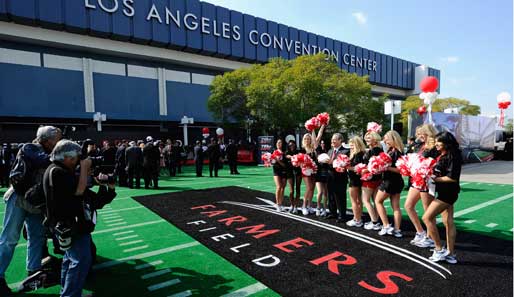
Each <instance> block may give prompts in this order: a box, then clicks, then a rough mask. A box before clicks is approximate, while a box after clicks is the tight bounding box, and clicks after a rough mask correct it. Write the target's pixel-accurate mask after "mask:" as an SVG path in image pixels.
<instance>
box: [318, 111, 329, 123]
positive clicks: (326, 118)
mask: <svg viewBox="0 0 514 297" xmlns="http://www.w3.org/2000/svg"><path fill="white" fill-rule="evenodd" d="M316 118H317V119H318V121H319V123H320V125H325V126H328V122H330V115H329V114H328V113H326V112H323V113H320V114H318V115H317V116H316Z"/></svg>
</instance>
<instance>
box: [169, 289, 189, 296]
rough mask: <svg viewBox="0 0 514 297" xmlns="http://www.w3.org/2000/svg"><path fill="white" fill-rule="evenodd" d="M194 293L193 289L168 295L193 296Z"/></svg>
mask: <svg viewBox="0 0 514 297" xmlns="http://www.w3.org/2000/svg"><path fill="white" fill-rule="evenodd" d="M192 294H193V293H191V290H187V291H183V292H180V293H177V294H173V295H170V296H168V297H188V296H191V295H192Z"/></svg>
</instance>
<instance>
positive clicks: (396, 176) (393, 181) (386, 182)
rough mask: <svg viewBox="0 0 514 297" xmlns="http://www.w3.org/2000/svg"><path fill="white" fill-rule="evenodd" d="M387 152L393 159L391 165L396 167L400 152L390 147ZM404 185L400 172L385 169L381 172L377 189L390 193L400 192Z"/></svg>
mask: <svg viewBox="0 0 514 297" xmlns="http://www.w3.org/2000/svg"><path fill="white" fill-rule="evenodd" d="M387 154H388V155H389V156H390V157H391V159H392V160H393V162H392V164H391V167H393V168H396V161H397V160H398V159H399V158H400V156H401V155H402V153H401V152H400V151H398V150H397V149H394V148H391V149H389V151H388V152H387ZM404 186H405V184H404V182H403V178H402V175H401V174H400V173H396V172H392V171H389V170H386V171H385V172H384V173H383V174H382V183H380V186H379V187H378V189H379V190H380V191H382V192H385V193H387V194H390V195H395V194H400V193H401V192H402V190H403V187H404Z"/></svg>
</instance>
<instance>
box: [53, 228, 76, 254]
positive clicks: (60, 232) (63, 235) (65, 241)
mask: <svg viewBox="0 0 514 297" xmlns="http://www.w3.org/2000/svg"><path fill="white" fill-rule="evenodd" d="M54 234H55V235H56V236H57V239H58V240H59V248H60V249H61V250H62V251H66V250H68V249H70V247H71V237H72V230H71V228H70V227H68V226H66V224H64V223H63V222H58V223H57V224H56V225H55V227H54Z"/></svg>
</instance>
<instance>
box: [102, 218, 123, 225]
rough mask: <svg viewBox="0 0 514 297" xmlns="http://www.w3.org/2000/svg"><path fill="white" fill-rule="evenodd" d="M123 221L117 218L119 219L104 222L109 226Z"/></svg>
mask: <svg viewBox="0 0 514 297" xmlns="http://www.w3.org/2000/svg"><path fill="white" fill-rule="evenodd" d="M124 220H125V219H124V218H119V219H114V220H105V222H106V223H107V224H110V223H116V222H121V221H124Z"/></svg>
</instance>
